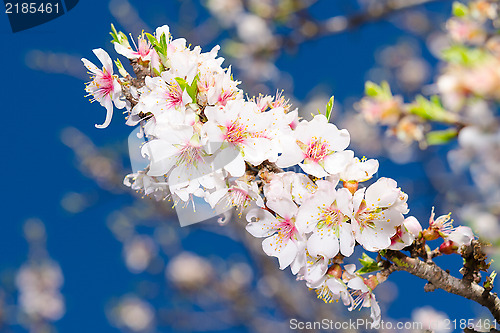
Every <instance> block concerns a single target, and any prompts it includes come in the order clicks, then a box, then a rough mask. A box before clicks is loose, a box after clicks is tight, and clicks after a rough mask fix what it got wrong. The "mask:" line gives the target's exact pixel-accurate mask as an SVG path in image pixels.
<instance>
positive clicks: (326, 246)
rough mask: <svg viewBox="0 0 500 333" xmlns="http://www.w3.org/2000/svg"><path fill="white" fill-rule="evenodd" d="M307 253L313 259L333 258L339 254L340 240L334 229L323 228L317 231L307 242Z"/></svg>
mask: <svg viewBox="0 0 500 333" xmlns="http://www.w3.org/2000/svg"><path fill="white" fill-rule="evenodd" d="M307 251H308V252H309V253H310V254H311V256H313V257H317V256H320V255H321V256H323V257H325V258H328V259H330V258H333V257H335V256H336V255H337V254H338V253H339V239H338V238H337V236H336V235H335V233H334V232H333V230H332V228H328V227H326V226H323V228H321V229H317V230H315V231H314V233H313V234H312V235H311V237H309V239H308V240H307Z"/></svg>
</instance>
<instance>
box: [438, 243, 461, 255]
mask: <svg viewBox="0 0 500 333" xmlns="http://www.w3.org/2000/svg"><path fill="white" fill-rule="evenodd" d="M457 249H458V247H457V246H456V245H455V244H453V242H452V241H446V242H444V243H443V244H441V246H440V247H439V252H441V253H443V254H452V253H456V252H457Z"/></svg>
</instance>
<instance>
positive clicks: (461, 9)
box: [452, 1, 469, 17]
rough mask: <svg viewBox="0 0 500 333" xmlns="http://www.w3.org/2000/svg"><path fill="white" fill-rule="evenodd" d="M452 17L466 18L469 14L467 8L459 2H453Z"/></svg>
mask: <svg viewBox="0 0 500 333" xmlns="http://www.w3.org/2000/svg"><path fill="white" fill-rule="evenodd" d="M452 12H453V15H454V16H457V17H462V16H466V15H467V14H468V13H469V8H468V7H467V6H466V5H464V4H463V3H461V2H457V1H455V2H454V3H453V9H452Z"/></svg>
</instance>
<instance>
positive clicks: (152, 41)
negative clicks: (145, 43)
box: [145, 32, 158, 46]
mask: <svg viewBox="0 0 500 333" xmlns="http://www.w3.org/2000/svg"><path fill="white" fill-rule="evenodd" d="M145 35H146V37H147V39H148V40H149V42H150V43H151V45H153V46H157V45H158V41H157V40H156V37H155V36H153V35H151V34H150V33H147V32H146V33H145Z"/></svg>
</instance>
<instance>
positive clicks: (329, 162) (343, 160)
mask: <svg viewBox="0 0 500 333" xmlns="http://www.w3.org/2000/svg"><path fill="white" fill-rule="evenodd" d="M353 157H354V152H353V151H352V150H346V151H341V152H337V153H333V154H331V155H328V156H327V157H326V158H325V161H324V163H325V170H326V171H328V173H330V174H338V173H341V172H342V171H344V169H345V168H346V167H347V165H348V164H349V163H350V162H351V160H352V159H353Z"/></svg>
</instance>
